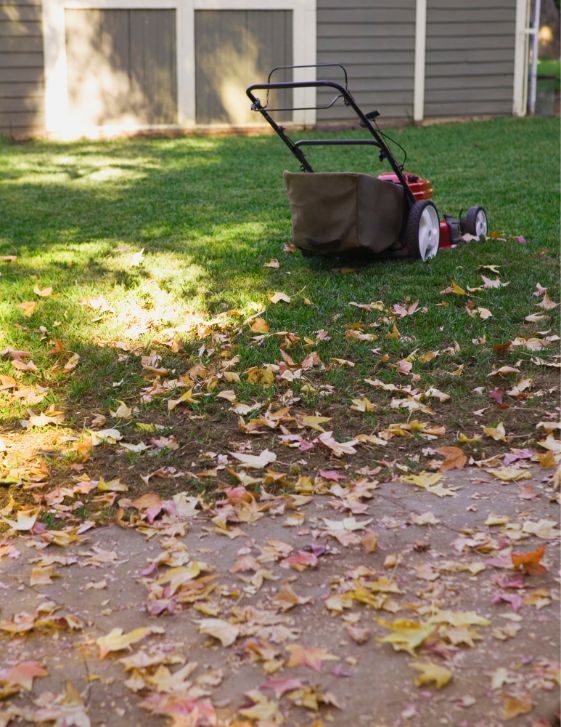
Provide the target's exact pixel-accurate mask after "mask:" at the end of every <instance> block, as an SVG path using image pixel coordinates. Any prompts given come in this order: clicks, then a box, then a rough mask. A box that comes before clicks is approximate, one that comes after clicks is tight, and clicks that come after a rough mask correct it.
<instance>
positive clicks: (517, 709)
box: [502, 694, 533, 720]
mask: <svg viewBox="0 0 561 727" xmlns="http://www.w3.org/2000/svg"><path fill="white" fill-rule="evenodd" d="M532 707H533V704H532V699H531V697H530V696H529V695H528V694H525V695H522V696H521V697H513V696H511V695H510V694H505V695H504V696H503V712H502V718H503V719H504V720H510V719H514V718H515V717H518V716H519V715H521V714H528V712H531V711H532Z"/></svg>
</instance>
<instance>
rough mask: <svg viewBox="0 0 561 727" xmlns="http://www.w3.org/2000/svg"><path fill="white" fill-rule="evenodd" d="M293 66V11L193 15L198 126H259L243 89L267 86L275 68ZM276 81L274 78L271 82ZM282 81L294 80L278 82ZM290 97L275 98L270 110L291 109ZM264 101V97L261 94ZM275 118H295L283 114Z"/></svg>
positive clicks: (284, 94)
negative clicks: (261, 84)
mask: <svg viewBox="0 0 561 727" xmlns="http://www.w3.org/2000/svg"><path fill="white" fill-rule="evenodd" d="M291 64H292V12H291V11H289V10H197V11H195V89H196V90H195V94H196V99H195V104H196V121H197V123H198V124H216V123H220V124H232V125H234V126H245V125H248V124H255V123H259V122H260V121H261V118H260V117H258V116H257V114H255V113H254V112H252V111H251V110H250V104H249V100H248V98H247V96H246V95H245V89H246V87H247V86H249V85H250V84H251V83H257V82H259V81H266V80H267V79H266V76H265V75H264V74H266V73H268V72H269V70H270V69H272V68H274V67H275V66H286V65H291ZM273 80H275V79H273ZM278 80H292V79H291V78H286V77H280V76H279V77H278ZM290 99H291V95H290V94H289V93H283V94H278V95H277V96H276V97H275V96H273V95H272V96H271V99H270V103H269V108H272V107H274V106H277V107H278V106H283V107H286V106H288V105H290V103H291V101H290ZM261 100H262V101H263V102H264V101H265V97H264V95H262V98H261ZM276 118H279V119H281V120H284V119H287V118H291V114H286V113H282V112H279V113H278V114H277V115H276Z"/></svg>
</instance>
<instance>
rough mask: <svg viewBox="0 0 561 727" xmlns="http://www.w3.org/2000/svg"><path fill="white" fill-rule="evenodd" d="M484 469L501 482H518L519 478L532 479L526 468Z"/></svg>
mask: <svg viewBox="0 0 561 727" xmlns="http://www.w3.org/2000/svg"><path fill="white" fill-rule="evenodd" d="M485 471H486V472H488V473H489V474H490V475H493V477H496V478H497V479H498V480H501V481H502V482H519V481H520V480H531V479H532V475H531V474H530V472H528V470H522V469H519V468H518V467H495V468H494V469H487V470H485Z"/></svg>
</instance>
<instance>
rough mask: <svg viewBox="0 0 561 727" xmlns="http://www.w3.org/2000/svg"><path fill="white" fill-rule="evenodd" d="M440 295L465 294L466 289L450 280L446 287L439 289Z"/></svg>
mask: <svg viewBox="0 0 561 727" xmlns="http://www.w3.org/2000/svg"><path fill="white" fill-rule="evenodd" d="M440 294H441V295H450V294H453V295H467V293H466V291H465V290H464V289H463V288H462V287H461V286H459V285H458V283H456V281H455V280H452V282H451V283H450V285H449V287H448V288H445V289H444V290H441V291H440Z"/></svg>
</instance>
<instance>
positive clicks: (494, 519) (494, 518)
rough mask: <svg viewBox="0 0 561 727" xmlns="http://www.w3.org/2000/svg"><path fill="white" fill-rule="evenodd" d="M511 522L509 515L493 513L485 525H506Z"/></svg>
mask: <svg viewBox="0 0 561 727" xmlns="http://www.w3.org/2000/svg"><path fill="white" fill-rule="evenodd" d="M509 521H510V518H509V516H508V515H494V514H493V513H491V514H490V515H489V516H488V518H487V520H485V522H484V523H483V524H484V525H489V526H492V525H506V524H507V523H508V522H509Z"/></svg>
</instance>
